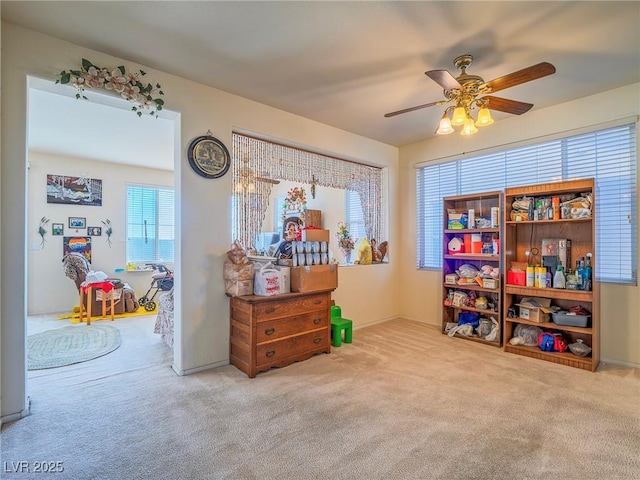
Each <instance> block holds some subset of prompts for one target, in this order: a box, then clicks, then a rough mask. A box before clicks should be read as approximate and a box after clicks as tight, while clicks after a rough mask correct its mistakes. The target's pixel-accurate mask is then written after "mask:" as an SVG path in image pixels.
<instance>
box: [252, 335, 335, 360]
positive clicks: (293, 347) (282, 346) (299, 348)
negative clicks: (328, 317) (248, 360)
mask: <svg viewBox="0 0 640 480" xmlns="http://www.w3.org/2000/svg"><path fill="white" fill-rule="evenodd" d="M328 344H329V329H324V330H318V331H315V332H309V333H304V334H302V335H297V336H294V337H286V338H283V339H282V340H277V341H275V342H267V343H263V344H260V345H257V346H256V366H257V367H258V368H260V367H261V366H263V365H269V364H276V363H278V362H280V361H281V360H285V359H287V358H288V357H293V356H295V355H299V354H303V353H305V352H311V351H313V350H318V351H320V350H321V349H326V348H327V345H328Z"/></svg>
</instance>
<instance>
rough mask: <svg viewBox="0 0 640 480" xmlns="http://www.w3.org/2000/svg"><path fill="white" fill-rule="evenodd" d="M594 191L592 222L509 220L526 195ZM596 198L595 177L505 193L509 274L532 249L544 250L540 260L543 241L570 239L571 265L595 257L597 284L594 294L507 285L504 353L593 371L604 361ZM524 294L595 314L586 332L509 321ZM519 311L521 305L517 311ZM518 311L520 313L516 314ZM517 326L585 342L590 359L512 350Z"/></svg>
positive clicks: (570, 328) (505, 228) (594, 284)
mask: <svg viewBox="0 0 640 480" xmlns="http://www.w3.org/2000/svg"><path fill="white" fill-rule="evenodd" d="M588 192H589V193H591V194H592V199H593V205H592V212H591V213H592V214H591V217H589V218H579V219H560V220H538V221H535V220H534V221H521V222H515V221H512V220H511V207H512V203H513V200H514V199H516V198H518V197H522V196H531V197H549V196H560V195H564V194H569V193H571V194H576V195H579V194H582V193H588ZM596 200H597V191H596V185H595V182H594V180H593V179H581V180H571V181H565V182H556V183H550V184H543V185H530V186H525V187H514V188H507V189H505V197H504V209H503V212H504V214H503V216H502V222H503V225H504V239H503V245H504V266H505V267H504V269H505V271H507V270H509V268H510V266H511V262H512V261H519V262H525V263H526V261H527V256H526V254H525V252H527V251H531V248H532V247H535V248H538V249H539V250H540V253H539V256H538V257H537V258H535V259H534V260H535V262H536V263H537V264H539V263H540V262H541V261H542V255H543V253H544V252H542V251H541V244H542V239H543V238H567V239H569V240H571V257H570V266H571V268H575V265H576V260H577V259H579V258H580V257H585V256H586V254H587V253H592V254H593V257H592V267H593V285H592V291H590V292H584V291H574V290H562V289H552V288H528V287H524V286H512V285H504V287H503V290H504V294H503V317H504V318H503V324H504V329H503V333H504V335H503V343H504V346H505V347H504V348H505V351H507V352H512V353H517V354H520V355H526V356H529V357H532V358H538V359H542V360H546V361H550V362H555V363H561V364H563V365H569V366H572V367H576V368H582V369H585V370H591V371H595V370H596V368H597V367H598V364H599V362H600V301H599V298H600V294H599V292H600V286H599V283H598V282H597V281H596V280H595V279H596V276H597V261H598V258H597V257H596V256H595V253H596V236H595V230H596V208H595V207H596V205H595V204H596ZM524 296H538V297H545V298H551V299H552V304H553V305H557V306H559V307H562V308H569V307H571V306H575V305H582V306H583V307H585V308H586V309H588V310H589V311H591V313H592V315H591V323H590V326H589V327H587V328H584V329H581V328H579V327H565V326H561V325H556V324H554V323H552V322H547V323H543V324H536V323H534V322H527V321H526V320H521V319H518V318H508V312H509V307H511V306H513V305H515V304H516V303H518V302H519V301H520V300H521V299H522V298H523V297H524ZM516 309H517V307H516ZM516 313H517V311H516ZM518 324H527V325H537V326H540V327H541V328H543V329H545V330H554V331H560V332H562V333H564V334H565V335H566V336H567V337H568V338H569V339H570V341H571V342H574V341H576V340H577V339H582V340H583V341H584V342H585V343H586V344H588V345H589V346H591V348H592V353H591V356H589V357H586V358H585V357H577V356H575V355H573V354H571V353H569V352H566V353H564V354H556V353H547V352H542V351H540V350H539V349H538V348H537V347H523V346H512V345H510V344H509V340H510V339H511V337H512V336H513V331H514V329H515V327H516V326H517V325H518Z"/></svg>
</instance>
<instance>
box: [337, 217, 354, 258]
mask: <svg viewBox="0 0 640 480" xmlns="http://www.w3.org/2000/svg"><path fill="white" fill-rule="evenodd" d="M336 240H338V247H339V248H340V250H341V251H342V254H343V255H345V254H346V252H350V251H351V250H353V247H354V242H353V238H352V237H351V234H350V233H349V229H348V228H347V224H346V223H344V222H338V229H337V230H336Z"/></svg>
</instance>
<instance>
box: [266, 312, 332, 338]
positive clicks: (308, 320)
mask: <svg viewBox="0 0 640 480" xmlns="http://www.w3.org/2000/svg"><path fill="white" fill-rule="evenodd" d="M328 325H329V317H328V315H327V310H317V311H315V312H309V313H303V314H300V315H295V316H293V317H287V318H278V319H276V320H269V321H266V322H260V323H258V324H257V326H256V342H257V343H262V342H270V341H273V340H276V339H278V338H282V337H288V336H291V335H297V334H300V333H304V332H308V331H310V330H317V329H319V328H327V326H328Z"/></svg>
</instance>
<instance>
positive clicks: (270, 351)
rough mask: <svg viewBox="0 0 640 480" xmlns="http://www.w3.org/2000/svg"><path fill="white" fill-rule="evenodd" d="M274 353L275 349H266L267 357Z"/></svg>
mask: <svg viewBox="0 0 640 480" xmlns="http://www.w3.org/2000/svg"><path fill="white" fill-rule="evenodd" d="M275 354H276V351H275V350H269V351H267V357H273V356H274V355H275Z"/></svg>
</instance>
